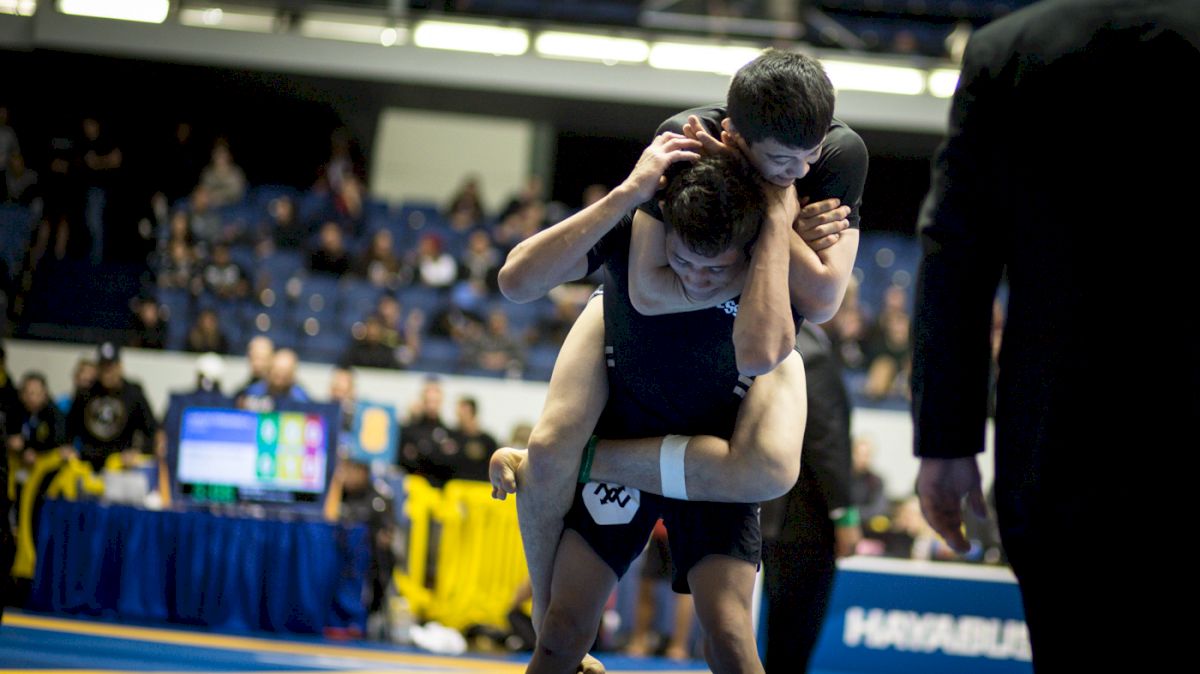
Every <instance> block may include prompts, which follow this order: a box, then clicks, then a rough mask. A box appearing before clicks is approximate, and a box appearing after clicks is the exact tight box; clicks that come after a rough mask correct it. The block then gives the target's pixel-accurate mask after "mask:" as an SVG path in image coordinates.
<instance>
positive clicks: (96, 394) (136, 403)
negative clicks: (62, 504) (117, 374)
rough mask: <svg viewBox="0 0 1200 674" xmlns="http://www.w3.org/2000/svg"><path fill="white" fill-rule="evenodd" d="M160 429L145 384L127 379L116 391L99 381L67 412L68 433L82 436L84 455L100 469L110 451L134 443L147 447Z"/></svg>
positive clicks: (79, 397)
mask: <svg viewBox="0 0 1200 674" xmlns="http://www.w3.org/2000/svg"><path fill="white" fill-rule="evenodd" d="M157 430H158V422H157V420H155V418H154V413H153V412H152V411H151V410H150V403H149V402H147V401H146V395H145V394H144V393H142V387H141V386H138V385H137V384H134V383H131V382H128V381H123V382H122V384H121V387H120V388H118V389H117V390H115V391H109V390H108V389H106V388H104V387H103V386H101V385H100V384H99V383H96V384H95V385H93V386H92V388H90V389H88V390H87V391H83V392H82V393H80V394H79V396H78V397H76V398H75V402H74V403H72V404H71V411H70V412H69V413H68V414H67V433H68V435H70V436H71V437H73V438H79V440H80V442H81V443H82V445H83V454H84V456H85V458H87V459H89V460H91V461H92V463H93V465H95V466H96V467H97V468H100V467H102V466H103V464H104V458H105V457H107V456H108V455H109V454H111V453H113V452H119V451H122V450H125V449H129V448H132V447H134V446H135V442H136V443H138V444H141V448H142V449H143V450H148V449H149V448H150V446H151V442H152V440H153V438H154V433H155V431H157ZM139 435H140V436H141V437H140V438H139V437H138V436H139Z"/></svg>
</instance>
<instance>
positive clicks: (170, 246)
mask: <svg viewBox="0 0 1200 674" xmlns="http://www.w3.org/2000/svg"><path fill="white" fill-rule="evenodd" d="M197 269H198V260H196V252H195V250H193V249H192V247H191V246H189V245H188V243H187V241H185V240H184V239H171V240H170V241H168V242H167V254H166V257H165V258H164V259H163V260H162V262H160V263H159V268H158V285H159V287H160V288H176V289H179V290H188V291H194V290H195V288H194V287H193V285H192V281H193V280H196V279H199V273H198V271H197Z"/></svg>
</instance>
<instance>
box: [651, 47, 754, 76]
mask: <svg viewBox="0 0 1200 674" xmlns="http://www.w3.org/2000/svg"><path fill="white" fill-rule="evenodd" d="M761 53H762V50H761V49H758V48H756V47H738V46H715V45H705V44H696V43H684V42H655V43H654V46H653V47H651V48H650V65H652V66H654V67H655V68H663V69H667V70H694V71H698V72H706V73H722V74H725V75H732V74H733V73H735V72H737V70H738V68H741V67H742V66H744V65H746V64H747V63H749V62H751V61H753V60H754V59H756V58H758V55H759V54H761Z"/></svg>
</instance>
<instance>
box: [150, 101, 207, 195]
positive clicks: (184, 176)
mask: <svg viewBox="0 0 1200 674" xmlns="http://www.w3.org/2000/svg"><path fill="white" fill-rule="evenodd" d="M203 156H204V150H203V149H202V148H200V147H199V143H197V141H196V138H195V135H194V134H193V133H192V125H191V124H189V123H188V122H179V123H177V124H176V125H175V133H173V134H171V139H170V140H169V141H168V142H166V143H164V144H163V145H162V147H161V148H160V151H159V159H158V165H157V169H158V175H159V186H160V187H161V189H162V195H163V199H164V204H163V205H164V206H166V207H168V208H169V207H170V206H171V205H173V204H174V203H175V202H176V201H179V200H180V199H182V198H184V197H186V196H187V195H188V193H189V192H191V191H192V188H193V187H195V186H196V185H197V184H198V183H199V182H200V170H201V167H202V166H203V165H204V159H203Z"/></svg>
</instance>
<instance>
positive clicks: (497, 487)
mask: <svg viewBox="0 0 1200 674" xmlns="http://www.w3.org/2000/svg"><path fill="white" fill-rule="evenodd" d="M528 454H529V451H528V450H525V449H513V448H512V447H501V448H500V449H497V450H496V451H494V452H492V458H491V459H490V460H489V461H488V479H489V480H490V481H491V483H492V498H494V499H496V500H498V501H503V500H504V499H506V498H508V495H509V494H515V493H517V469H518V468H520V466H521V464H522V463H524V462H525V457H526V456H527V455H528Z"/></svg>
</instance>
